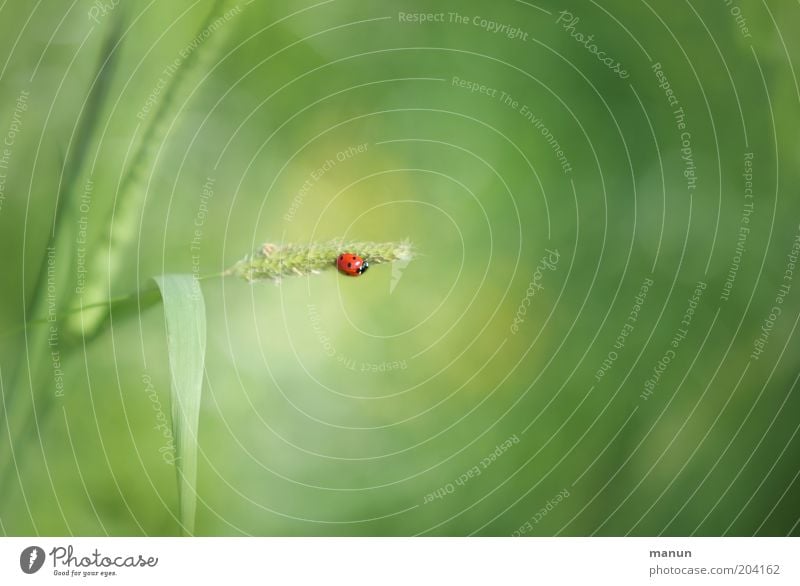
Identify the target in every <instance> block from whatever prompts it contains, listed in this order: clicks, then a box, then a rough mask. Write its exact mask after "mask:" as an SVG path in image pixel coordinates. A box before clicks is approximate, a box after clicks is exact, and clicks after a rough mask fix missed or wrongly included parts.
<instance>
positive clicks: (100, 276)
mask: <svg viewBox="0 0 800 586" xmlns="http://www.w3.org/2000/svg"><path fill="white" fill-rule="evenodd" d="M229 2H230V0H216V1H215V2H214V5H213V6H212V7H211V10H209V12H208V14H207V15H206V17H205V19H204V20H203V22H202V23H201V25H200V28H199V29H198V35H197V36H199V35H201V34H202V33H203V32H204V31H205V30H206V29H208V28H209V27H210V26H211V24H212V23H213V22H214V21H215V20H216V19H217V18H219V17H220V15H221V13H223V9H224V8H225V6H226V5H227V4H228V3H229ZM233 26H234V25H233V23H227V24H224V25H222V26H221V27H220V28H218V29H217V30H215V31H214V32H213V34H211V35H210V36H209V37H208V39H206V40H205V41H204V42H203V44H202V45H201V46H199V47H197V49H195V50H194V51H192V53H191V54H190V55H189V56H188V57H187V58H186V60H185V61H184V62H183V63H182V64H181V65H180V67H179V68H178V70H177V71H176V72H175V74H174V75H173V76H172V77H171V78H170V82H169V84H168V85H167V86H166V88H165V89H164V90H163V91H162V93H161V95H160V98H159V102H158V105H157V107H156V110H155V112H153V114H152V116H153V118H152V121H151V122H150V124H149V125H148V126H147V129H146V130H145V132H144V134H143V135H142V138H141V140H140V141H139V145H138V148H137V150H136V151H135V154H134V156H133V159H132V161H131V164H130V166H129V167H128V171H127V172H126V174H125V176H124V178H123V180H122V183H121V184H120V189H119V192H118V194H117V197H116V199H115V201H114V208H113V210H112V218H111V221H110V222H109V229H108V231H107V232H105V233H104V234H103V236H102V238H101V240H100V241H99V242H97V244H96V245H95V246H93V253H92V255H91V256H90V257H89V258H88V259H87V281H86V286H85V290H84V298H85V299H87V300H88V301H90V302H92V301H97V300H100V299H103V298H106V297H107V296H108V291H109V285H110V283H113V282H114V281H115V280H116V279H117V278H118V277H119V275H120V274H121V273H122V272H124V271H127V270H128V269H129V266H128V264H127V263H126V259H127V258H129V255H128V253H129V251H130V250H131V248H132V247H133V245H134V244H135V241H136V237H137V235H138V226H139V219H140V216H141V214H142V208H143V206H144V203H145V198H146V195H147V192H146V185H145V178H146V170H147V169H149V168H150V167H152V165H153V161H154V158H155V156H156V153H157V152H158V149H157V148H156V146H157V145H161V144H162V143H163V141H164V138H165V136H166V134H167V132H168V131H169V129H170V127H171V126H172V125H173V123H174V120H175V117H176V116H177V109H178V105H179V101H178V97H179V96H180V95H181V94H183V93H185V91H186V89H187V88H188V87H189V86H190V84H191V82H192V81H196V80H197V77H198V75H200V74H205V72H206V71H207V69H208V67H207V66H208V65H209V64H210V63H211V62H212V60H213V57H214V56H215V55H217V53H218V52H219V49H220V47H221V46H222V45H223V43H224V41H225V40H226V38H227V36H228V34H229V33H230V30H231V29H232V28H233ZM195 38H196V37H195ZM83 317H84V320H83V323H80V322H78V321H76V320H72V321H71V322H70V329H71V330H72V331H73V332H76V333H83V334H84V335H87V336H92V335H93V333H94V332H96V331H98V330H100V329H101V328H102V327H103V325H104V324H105V322H106V320H107V319H108V311H107V310H105V309H104V308H102V307H101V308H99V309H98V310H96V311H93V312H90V313H87V314H86V315H84V316H83Z"/></svg>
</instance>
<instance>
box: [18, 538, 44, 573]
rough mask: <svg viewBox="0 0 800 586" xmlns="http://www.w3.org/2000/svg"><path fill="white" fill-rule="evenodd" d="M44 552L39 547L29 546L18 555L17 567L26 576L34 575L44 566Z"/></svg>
mask: <svg viewBox="0 0 800 586" xmlns="http://www.w3.org/2000/svg"><path fill="white" fill-rule="evenodd" d="M44 557H45V556H44V550H43V549H42V548H41V547H37V546H35V545H31V546H30V547H26V548H25V549H23V550H22V553H21V554H20V555H19V567H20V568H22V571H23V572H25V573H26V574H35V573H36V572H38V571H39V570H40V569H41V568H42V566H43V565H44Z"/></svg>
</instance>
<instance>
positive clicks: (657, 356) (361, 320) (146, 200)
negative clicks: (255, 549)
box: [0, 0, 800, 535]
mask: <svg viewBox="0 0 800 586" xmlns="http://www.w3.org/2000/svg"><path fill="white" fill-rule="evenodd" d="M562 10H564V7H563V6H562V5H560V4H559V3H556V2H549V1H546V0H535V1H533V2H522V1H517V2H513V1H510V0H509V1H502V2H495V3H486V2H478V1H461V2H454V1H449V2H447V1H435V2H423V1H421V0H418V1H413V0H403V1H402V2H370V3H363V2H353V1H350V0H330V1H327V2H325V1H323V2H317V3H315V2H314V1H313V0H312V1H309V2H289V1H286V0H284V1H276V2H258V1H255V2H249V3H248V2H244V1H240V2H238V3H236V2H233V1H229V2H211V1H208V0H201V1H196V2H189V1H178V2H137V3H128V2H118V3H115V2H97V3H91V2H88V1H85V0H80V1H76V2H71V3H70V2H64V3H57V4H56V5H53V4H50V3H38V2H37V3H33V2H24V1H22V0H11V1H9V2H4V3H2V5H0V47H2V49H1V50H0V96H2V98H1V99H0V136H2V137H3V139H5V144H4V145H0V154H4V160H3V161H0V162H2V163H3V164H2V167H0V173H2V178H0V181H2V183H0V185H1V186H2V192H0V196H1V197H2V199H1V200H0V245H1V246H2V262H3V270H2V271H0V283H1V287H2V288H1V289H0V331H2V332H3V335H2V337H0V349H1V352H2V353H1V354H0V381H1V382H2V397H3V405H2V409H3V410H2V413H3V417H2V418H1V419H0V422H1V423H2V429H0V438H2V439H0V458H2V462H0V465H2V476H1V477H0V491H2V492H0V531H2V532H3V533H5V534H8V535H30V534H51V535H69V534H74V535H105V534H109V535H143V534H145V535H174V534H178V533H179V524H178V520H177V517H176V512H175V511H176V499H177V493H176V483H175V470H174V467H173V465H172V464H171V463H170V462H169V461H168V460H169V454H170V450H169V446H168V439H167V438H165V435H164V433H163V427H162V428H159V425H160V424H163V422H164V421H166V422H167V423H168V422H169V367H168V361H167V354H166V338H165V328H164V318H163V313H162V311H161V309H160V307H159V306H153V307H149V308H145V307H142V310H141V311H126V312H122V311H120V312H115V313H112V316H111V318H112V319H111V320H110V322H108V321H106V322H103V323H102V324H100V325H99V326H98V327H97V329H96V330H92V331H89V328H88V327H86V328H82V325H83V326H86V325H87V324H90V323H93V322H92V320H91V311H86V312H84V313H85V315H86V320H87V321H86V322H83V324H82V322H81V320H80V319H79V317H80V315H81V314H69V315H67V314H63V313H62V314H61V315H59V320H71V321H67V322H65V323H64V324H62V327H61V329H60V332H61V333H60V336H59V338H58V340H56V341H55V343H54V345H52V346H51V345H49V344H48V343H47V341H48V340H47V338H46V337H43V336H42V335H41V330H42V329H43V328H44V329H46V328H48V327H49V325H48V324H42V323H29V324H28V327H27V329H26V328H24V327H23V326H24V324H25V323H26V321H28V322H32V321H33V320H35V319H41V318H46V317H47V308H48V304H47V302H46V300H47V299H50V298H52V299H53V300H54V303H55V300H57V301H58V303H60V304H63V306H64V307H73V308H74V307H79V306H80V305H81V304H83V305H89V304H92V303H97V302H103V301H104V300H105V299H107V298H109V297H116V296H120V295H127V294H129V293H131V292H134V291H136V290H137V289H139V288H140V287H143V286H145V285H146V283H147V280H148V278H149V277H152V276H154V275H158V274H162V273H165V272H179V273H192V272H194V273H196V274H202V275H213V274H216V273H219V272H221V271H222V270H223V269H224V268H225V267H227V266H230V265H231V264H232V263H234V262H235V261H237V260H238V259H240V258H241V257H243V256H244V255H245V254H247V253H249V252H251V251H252V250H254V249H256V248H257V247H258V246H259V245H260V244H261V243H263V242H265V241H271V242H278V243H280V242H300V243H305V242H315V241H324V240H329V239H331V238H336V237H346V238H353V239H358V240H376V241H399V240H403V239H405V238H408V239H410V240H411V241H412V242H413V243H414V245H415V248H416V249H417V251H418V253H419V254H418V255H417V257H416V258H415V260H413V261H412V262H411V263H410V264H408V265H407V266H403V265H395V266H392V267H389V266H379V267H375V268H374V269H372V270H370V271H369V272H368V273H366V274H365V275H364V276H363V277H361V278H358V279H350V278H344V277H341V276H340V275H338V274H336V273H335V272H334V271H329V272H326V273H323V274H321V275H318V276H313V277H303V278H294V279H291V278H287V279H285V280H284V281H283V282H282V283H281V284H280V285H279V286H275V285H273V284H270V283H255V284H248V283H246V282H241V281H237V280H234V279H230V278H225V279H223V278H219V277H217V278H209V279H205V280H203V282H202V289H203V293H204V296H205V301H206V310H207V316H208V333H209V334H208V349H207V356H206V372H205V385H204V391H203V392H204V395H203V402H202V410H201V416H200V440H199V441H200V450H201V452H200V458H199V481H198V513H197V526H196V533H197V534H200V535H243V534H244V535H416V534H424V535H474V534H477V535H627V534H630V535H658V534H663V535H754V534H756V535H787V534H791V535H798V534H800V528H799V525H798V520H799V519H800V483H799V482H798V473H800V457H799V456H800V438H798V437H797V431H798V427H800V418H798V413H800V391H798V390H797V384H796V383H797V379H798V374H799V373H800V359H798V349H800V344H798V333H797V331H796V330H797V325H798V318H800V272H798V269H794V265H793V262H794V260H793V259H794V257H793V256H791V255H792V251H793V245H794V243H795V242H796V241H797V238H798V236H799V235H800V199H798V191H797V185H798V179H799V177H798V168H799V167H800V165H798V163H800V150H799V149H798V129H799V128H800V125H799V124H798V118H799V115H800V89H799V88H798V75H797V69H796V68H797V65H798V56H800V45H798V43H799V42H800V41H798V39H800V5H798V4H797V3H796V2H792V1H789V0H785V1H775V2H772V1H769V2H764V1H762V2H741V1H739V0H734V1H732V2H724V1H717V2H711V1H709V2H691V1H681V2H677V3H673V2H669V3H664V2H662V3H654V2H646V1H644V0H641V1H639V0H637V1H635V2H630V1H628V0H625V1H623V0H619V1H609V0H602V1H599V2H576V3H573V5H571V6H569V7H568V10H569V11H570V12H571V13H572V16H570V15H567V14H560V11H562ZM401 13H402V14H401ZM421 13H425V14H437V15H441V16H437V17H436V19H434V20H429V21H426V22H408V20H409V19H410V18H412V17H406V16H405V15H406V14H410V15H415V14H416V15H418V14H421ZM454 14H456V15H457V16H453V15H454ZM217 18H221V19H222V20H217ZM575 19H577V20H575ZM503 25H505V27H506V28H503V29H500V27H502V26H503ZM509 27H516V28H517V29H518V32H515V31H513V30H511V28H509ZM498 29H500V30H498ZM506 33H509V34H506ZM589 35H592V38H591V39H588V37H589ZM595 47H596V48H595ZM601 52H602V53H603V55H602V56H604V57H606V58H608V59H609V60H612V59H613V62H619V63H620V64H621V67H622V69H624V71H625V72H626V75H624V76H621V75H620V74H619V72H615V71H614V70H613V67H611V68H610V67H608V66H606V64H604V63H603V62H601V60H600V55H598V54H597V53H601ZM656 64H660V66H661V69H660V71H661V72H663V74H664V76H665V77H664V78H661V77H659V76H658V75H657V74H656V71H655V69H658V66H657V65H656ZM462 80H464V81H463V84H462V83H461V82H462ZM665 80H666V81H667V82H668V83H669V87H670V90H671V92H673V93H672V95H673V96H674V100H677V103H673V104H670V103H669V102H668V95H667V93H666V92H665V89H666V82H665ZM481 86H485V88H484V90H483V91H481V90H480V87H481ZM661 86H664V87H661ZM473 90H477V91H473ZM678 108H682V109H683V116H685V118H683V119H682V122H683V123H685V128H679V127H678V120H677V119H676V114H675V110H677V109H678ZM683 133H686V134H683ZM682 135H683V136H682ZM9 142H10V143H11V144H9ZM554 143H557V145H554ZM359 145H362V146H361V148H360V149H359ZM687 148H688V149H690V150H687ZM2 149H5V150H4V151H3V150H2ZM682 149H684V150H683V151H682ZM746 160H747V161H749V163H751V166H746ZM87 185H88V186H89V187H88V188H87ZM304 186H305V187H304ZM748 189H749V190H750V191H748ZM204 190H205V191H204ZM123 200H124V201H123ZM76 202H78V203H76ZM81 204H84V205H83V206H82V205H81ZM70 206H72V208H71V209H73V210H78V212H77V214H73V215H70V214H68V213H65V212H64V210H65V209H68V208H70ZM59 218H61V220H59ZM64 218H66V219H64ZM59 224H61V225H59ZM54 226H56V228H55V230H57V231H59V233H60V234H61V238H62V240H61V243H60V244H59V246H58V247H57V248H56V249H55V251H54V253H53V254H52V255H50V256H48V254H47V251H46V249H47V247H48V245H52V243H51V244H48V242H49V239H50V237H51V235H52V234H53V230H54ZM742 228H746V230H743V229H742ZM115 234H116V236H115ZM115 237H116V238H117V239H121V241H122V243H123V246H122V247H121V248H120V249H119V250H117V251H116V252H114V253H113V254H110V253H109V252H108V251H109V246H108V242H109V239H111V240H112V241H113V240H114V238H115ZM125 242H127V244H125ZM737 247H738V249H737ZM120 250H121V251H122V252H120ZM795 250H796V249H795ZM81 259H83V260H81ZM543 259H546V260H547V262H546V263H543ZM84 261H85V264H82V263H84ZM48 262H51V264H52V265H53V273H52V274H53V279H52V281H53V282H51V283H48V281H47V278H46V277H47V275H48V273H47V267H48ZM81 266H83V267H84V268H85V269H86V272H85V273H81V272H79V267H81ZM537 267H538V270H537ZM787 270H788V271H789V272H788V273H787ZM731 274H733V275H734V276H733V277H731ZM41 275H45V280H44V281H42V280H41V277H40V276H41ZM56 275H57V277H56ZM79 279H81V280H80V281H79ZM650 280H651V281H652V285H651V286H650V287H649V289H648V290H647V291H646V296H645V298H644V299H643V300H642V299H641V298H640V299H639V300H638V301H637V295H639V294H640V292H641V288H642V285H643V283H648V282H649V281H650ZM726 282H727V285H726ZM698 283H701V285H700V287H701V292H702V295H700V296H699V299H695V301H691V299H692V297H693V296H694V295H695V290H696V289H697V288H698ZM81 284H83V285H85V288H84V289H82V290H80V291H77V290H76V289H80V287H79V285H81ZM48 285H49V286H48ZM702 286H705V288H704V289H702ZM782 286H783V288H782ZM778 298H779V299H780V301H777V299H778ZM37 299H38V301H37ZM42 299H44V300H45V301H42ZM32 307H39V308H43V309H44V311H45V313H44V314H41V313H40V314H39V315H31V314H30V313H31V308H32ZM773 307H778V308H779V311H780V314H779V315H774V319H771V318H770V314H775V313H776V312H775V310H773V309H772V308H773ZM690 309H691V310H692V311H691V312H690V317H691V319H690V320H686V322H687V323H688V327H687V323H683V324H682V323H681V322H682V321H685V315H686V314H687V311H689V310H690ZM632 312H633V313H634V315H635V316H636V319H635V321H634V320H633V319H632V318H631V317H630V316H631V313H632ZM515 319H516V321H515ZM626 324H628V326H627V327H626ZM681 329H684V330H685V332H683V333H681ZM37 330H38V331H39V334H38V335H37V334H36V332H37ZM623 331H624V332H625V333H626V334H628V335H626V336H623V341H622V343H621V345H620V344H619V343H618V342H617V339H618V336H619V335H620V333H621V332H623ZM69 332H72V335H70V334H69ZM676 335H677V336H678V337H679V338H681V336H685V337H682V338H681V339H678V340H677V342H676V346H677V347H675V346H673V345H672V342H673V340H676ZM759 340H761V342H759ZM43 342H44V343H43ZM615 343H617V346H615ZM759 344H761V345H759ZM670 350H674V355H673V354H672V353H669V351H670ZM759 351H760V352H759ZM54 352H56V353H57V354H54ZM614 352H615V354H610V353H614ZM665 356H667V357H668V358H669V364H667V365H665V366H663V367H662V366H659V361H662V365H663V364H664V363H663V359H664V357H665ZM604 361H606V363H605V368H604V366H603V364H604ZM654 369H656V370H657V371H658V373H657V374H656V373H655V372H654ZM598 371H600V372H598ZM649 379H650V380H651V383H652V381H653V379H657V380H656V382H655V383H654V384H650V385H649V386H647V387H646V385H648V382H647V381H648V380H649ZM492 454H494V455H493V456H492Z"/></svg>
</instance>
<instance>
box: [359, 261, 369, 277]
mask: <svg viewBox="0 0 800 586" xmlns="http://www.w3.org/2000/svg"><path fill="white" fill-rule="evenodd" d="M368 268H369V263H368V262H367V261H364V262H362V263H361V266H360V267H358V274H359V275H361V274H363V273H365V272H367V269H368Z"/></svg>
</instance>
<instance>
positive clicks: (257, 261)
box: [224, 240, 414, 282]
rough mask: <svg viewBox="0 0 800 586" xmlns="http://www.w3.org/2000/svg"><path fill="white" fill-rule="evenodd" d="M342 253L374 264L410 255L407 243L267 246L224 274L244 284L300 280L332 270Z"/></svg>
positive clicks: (410, 248) (333, 241) (401, 258)
mask: <svg viewBox="0 0 800 586" xmlns="http://www.w3.org/2000/svg"><path fill="white" fill-rule="evenodd" d="M343 252H350V253H352V254H357V255H358V256H360V257H362V258H364V259H365V260H366V261H368V262H369V263H370V265H376V264H380V263H386V262H394V261H408V260H411V258H412V257H413V256H414V253H413V250H412V247H411V243H410V242H408V241H407V240H406V241H402V242H359V241H344V240H331V241H330V242H325V243H321V244H320V243H309V244H271V243H267V244H264V245H262V246H261V248H259V249H258V250H257V251H256V252H255V253H253V254H251V255H248V256H246V257H244V258H243V259H242V260H240V261H239V262H237V263H236V264H235V265H233V266H232V267H231V268H230V269H228V270H227V271H225V273H224V274H226V275H234V276H237V277H240V278H242V279H245V280H247V281H250V282H252V281H268V280H269V281H275V282H278V281H280V280H281V279H282V278H283V277H294V276H298V277H302V276H305V275H312V274H317V273H320V272H322V271H324V270H331V269H335V268H336V258H337V257H338V256H339V255H340V254H341V253H343Z"/></svg>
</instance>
